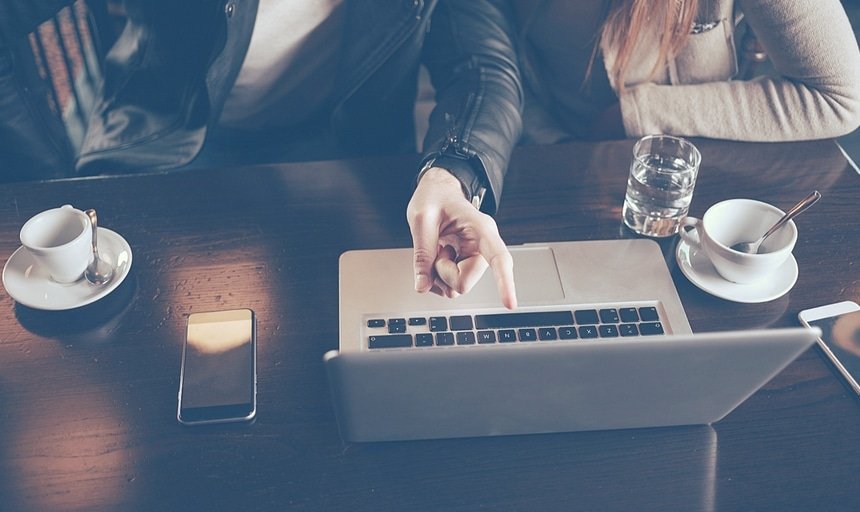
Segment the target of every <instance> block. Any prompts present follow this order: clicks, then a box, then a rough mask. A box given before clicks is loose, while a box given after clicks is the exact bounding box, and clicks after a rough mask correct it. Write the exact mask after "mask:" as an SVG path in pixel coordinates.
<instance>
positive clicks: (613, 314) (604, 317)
mask: <svg viewBox="0 0 860 512" xmlns="http://www.w3.org/2000/svg"><path fill="white" fill-rule="evenodd" d="M600 323H602V324H617V323H618V311H616V310H615V309H601V310H600Z"/></svg>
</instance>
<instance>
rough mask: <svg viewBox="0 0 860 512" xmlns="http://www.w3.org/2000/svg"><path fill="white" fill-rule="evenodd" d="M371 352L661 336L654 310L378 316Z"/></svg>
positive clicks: (371, 321) (370, 325)
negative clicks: (393, 349)
mask: <svg viewBox="0 0 860 512" xmlns="http://www.w3.org/2000/svg"><path fill="white" fill-rule="evenodd" d="M364 332H365V333H366V338H367V346H368V348H370V349H383V348H413V347H419V348H421V347H425V348H426V347H450V346H457V345H491V344H496V343H531V342H556V341H570V340H583V339H595V338H629V337H635V336H653V335H659V334H664V332H663V322H662V320H661V318H660V315H659V313H658V309H657V307H656V306H639V307H636V306H629V305H627V306H617V307H604V306H601V307H593V308H592V307H584V308H571V309H558V310H553V311H526V312H501V313H498V312H492V313H484V314H480V313H478V314H472V315H464V314H460V313H458V314H451V315H445V314H433V315H430V314H428V315H415V316H411V315H410V316H392V315H379V316H376V317H371V318H368V319H367V324H366V329H365V330H364Z"/></svg>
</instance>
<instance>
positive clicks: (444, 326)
mask: <svg viewBox="0 0 860 512" xmlns="http://www.w3.org/2000/svg"><path fill="white" fill-rule="evenodd" d="M447 330H448V319H447V318H445V317H444V316H431V317H430V331H432V332H436V331H447ZM437 345H438V343H437Z"/></svg>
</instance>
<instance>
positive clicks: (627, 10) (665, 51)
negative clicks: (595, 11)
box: [600, 0, 699, 90]
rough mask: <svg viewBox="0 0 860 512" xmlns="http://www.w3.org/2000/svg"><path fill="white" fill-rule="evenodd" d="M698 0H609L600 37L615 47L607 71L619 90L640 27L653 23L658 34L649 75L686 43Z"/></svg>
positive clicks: (609, 46)
mask: <svg viewBox="0 0 860 512" xmlns="http://www.w3.org/2000/svg"><path fill="white" fill-rule="evenodd" d="M698 3H699V1H698V0H613V1H612V5H611V7H610V9H609V13H608V15H607V17H606V21H605V22H604V23H603V30H602V32H601V34H600V37H601V41H602V42H603V43H604V47H606V48H614V49H617V50H616V51H617V54H616V55H615V61H614V64H613V66H612V69H610V70H609V74H610V75H611V76H612V78H614V80H615V84H616V86H617V87H618V88H619V89H620V90H623V89H624V74H625V72H626V71H627V66H628V65H629V64H630V57H631V56H632V55H633V51H634V50H635V48H636V44H637V42H638V40H639V36H640V34H641V33H642V30H643V28H644V27H645V26H646V25H649V24H657V25H658V28H659V29H660V33H661V34H662V35H661V36H660V47H659V48H658V53H657V62H656V63H655V64H654V68H653V69H652V70H651V76H652V77H653V76H654V75H655V74H656V73H657V72H658V71H660V69H661V68H662V67H663V66H664V65H665V63H666V62H667V60H668V59H670V58H673V57H674V56H675V55H677V54H678V51H679V50H680V49H681V48H683V47H684V45H685V44H686V43H687V38H688V37H689V35H690V30H691V29H692V27H693V18H694V16H695V14H696V9H697V8H698ZM661 18H662V19H661Z"/></svg>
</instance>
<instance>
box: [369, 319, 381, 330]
mask: <svg viewBox="0 0 860 512" xmlns="http://www.w3.org/2000/svg"><path fill="white" fill-rule="evenodd" d="M367 326H368V327H370V328H374V327H385V320H383V319H381V318H373V319H371V320H368V321H367Z"/></svg>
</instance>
